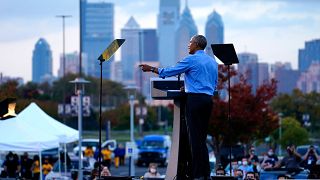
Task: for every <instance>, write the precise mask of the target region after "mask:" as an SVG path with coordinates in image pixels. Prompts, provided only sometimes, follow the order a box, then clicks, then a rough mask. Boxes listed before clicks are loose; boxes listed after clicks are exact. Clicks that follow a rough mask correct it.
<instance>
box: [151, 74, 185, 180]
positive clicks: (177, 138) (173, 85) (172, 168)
mask: <svg viewBox="0 0 320 180" xmlns="http://www.w3.org/2000/svg"><path fill="white" fill-rule="evenodd" d="M179 79H180V78H179ZM179 79H177V78H166V79H161V78H152V79H151V97H152V98H153V99H157V100H171V99H172V100H173V102H174V119H173V132H172V145H171V151H170V157H169V163H168V166H167V171H166V177H165V179H166V180H172V179H176V180H180V179H186V178H185V177H186V175H187V173H190V172H191V171H190V170H189V171H188V170H187V169H188V167H187V164H188V163H187V162H188V161H189V160H190V158H189V157H190V156H188V155H189V153H188V151H187V149H189V145H188V142H189V140H188V135H187V130H186V122H185V97H186V96H185V93H184V92H182V91H181V90H180V89H181V87H183V86H184V81H183V80H181V81H180V80H179ZM189 164H190V163H189Z"/></svg>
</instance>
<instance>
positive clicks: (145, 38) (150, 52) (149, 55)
mask: <svg viewBox="0 0 320 180" xmlns="http://www.w3.org/2000/svg"><path fill="white" fill-rule="evenodd" d="M140 32H141V33H140V43H141V47H142V49H141V58H142V60H143V61H146V62H149V61H152V62H154V61H159V55H158V50H159V49H158V37H157V30H156V29H140Z"/></svg>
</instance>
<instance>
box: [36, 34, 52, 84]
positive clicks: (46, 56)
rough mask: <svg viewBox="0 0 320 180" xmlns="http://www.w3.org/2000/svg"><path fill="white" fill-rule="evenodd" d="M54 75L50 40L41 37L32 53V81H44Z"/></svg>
mask: <svg viewBox="0 0 320 180" xmlns="http://www.w3.org/2000/svg"><path fill="white" fill-rule="evenodd" d="M51 77H52V52H51V50H50V46H49V44H48V42H47V41H46V40H45V39H43V38H40V39H39V40H38V41H37V42H36V44H35V47H34V50H33V54H32V81H33V82H37V83H42V82H44V81H46V80H47V79H48V78H51Z"/></svg>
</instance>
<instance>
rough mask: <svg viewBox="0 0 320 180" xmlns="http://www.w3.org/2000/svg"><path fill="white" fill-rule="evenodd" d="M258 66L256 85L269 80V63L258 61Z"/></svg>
mask: <svg viewBox="0 0 320 180" xmlns="http://www.w3.org/2000/svg"><path fill="white" fill-rule="evenodd" d="M258 68H259V69H258V72H259V75H258V85H259V86H261V85H262V84H264V83H266V82H268V81H269V64H268V63H258Z"/></svg>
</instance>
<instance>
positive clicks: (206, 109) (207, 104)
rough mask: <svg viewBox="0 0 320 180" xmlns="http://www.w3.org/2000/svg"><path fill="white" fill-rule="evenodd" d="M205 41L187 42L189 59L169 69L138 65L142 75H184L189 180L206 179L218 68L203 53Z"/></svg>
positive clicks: (213, 61)
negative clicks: (190, 172) (208, 138)
mask: <svg viewBox="0 0 320 180" xmlns="http://www.w3.org/2000/svg"><path fill="white" fill-rule="evenodd" d="M206 46H207V40H206V38H205V37H204V36H202V35H195V36H193V37H192V38H191V40H190V42H189V45H188V49H189V54H190V55H189V56H187V57H185V58H184V59H182V60H181V61H179V62H178V63H177V64H176V65H175V66H173V67H167V68H156V67H152V66H149V65H147V64H141V65H139V66H140V68H141V70H142V71H144V72H149V71H151V72H153V73H156V74H159V77H161V78H165V77H170V76H175V75H178V74H181V73H185V76H184V78H185V92H186V94H187V99H186V117H187V131H188V136H189V142H190V146H191V147H190V152H191V156H192V157H191V166H192V178H193V179H204V180H205V179H207V178H209V177H210V166H209V157H208V149H207V146H206V138H207V128H208V122H209V119H210V115H211V111H212V106H213V102H212V95H213V93H214V91H215V89H216V86H217V80H218V64H217V62H216V61H215V59H214V58H212V57H210V56H209V55H207V54H206V53H205V52H204V49H205V47H206Z"/></svg>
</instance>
